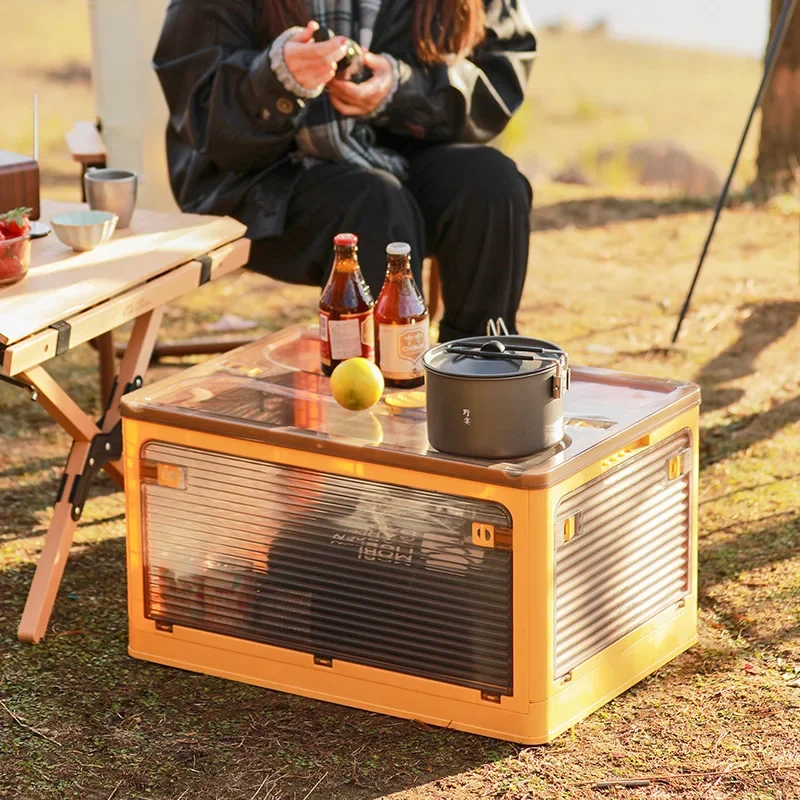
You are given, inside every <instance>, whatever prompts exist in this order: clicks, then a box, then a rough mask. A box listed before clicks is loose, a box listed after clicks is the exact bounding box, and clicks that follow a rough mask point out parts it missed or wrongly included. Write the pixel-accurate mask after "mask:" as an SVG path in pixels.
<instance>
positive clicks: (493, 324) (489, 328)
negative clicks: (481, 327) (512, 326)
mask: <svg viewBox="0 0 800 800" xmlns="http://www.w3.org/2000/svg"><path fill="white" fill-rule="evenodd" d="M486 335H487V336H508V335H509V333H508V328H507V327H506V323H505V321H504V320H503V318H502V317H498V318H497V319H496V320H494V319H490V320H489V321H488V322H487V323H486Z"/></svg>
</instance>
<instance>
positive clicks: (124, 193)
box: [83, 168, 139, 228]
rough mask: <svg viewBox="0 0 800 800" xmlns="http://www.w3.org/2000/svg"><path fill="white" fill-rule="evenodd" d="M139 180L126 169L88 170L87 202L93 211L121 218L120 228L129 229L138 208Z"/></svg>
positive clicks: (85, 177) (85, 186) (84, 180)
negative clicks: (137, 191)
mask: <svg viewBox="0 0 800 800" xmlns="http://www.w3.org/2000/svg"><path fill="white" fill-rule="evenodd" d="M138 183H139V181H138V178H137V176H136V173H135V172H128V171H127V170H124V169H92V168H90V169H88V170H86V174H85V175H84V176H83V185H84V188H85V190H86V200H87V202H88V203H89V208H91V209H92V210H93V211H110V212H111V213H112V214H116V215H117V216H118V217H119V223H117V227H118V228H128V227H130V224H131V217H133V210H134V209H135V208H136V190H137V188H138Z"/></svg>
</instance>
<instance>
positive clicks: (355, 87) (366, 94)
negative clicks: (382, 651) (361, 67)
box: [328, 52, 393, 117]
mask: <svg viewBox="0 0 800 800" xmlns="http://www.w3.org/2000/svg"><path fill="white" fill-rule="evenodd" d="M364 64H365V65H366V66H367V67H369V68H370V70H372V77H371V78H370V79H369V80H366V81H364V83H351V82H350V81H343V80H339V79H337V80H333V81H331V82H330V83H329V84H328V94H329V95H330V98H331V104H332V105H333V107H334V108H335V109H336V110H337V111H338V112H339V113H340V114H344V115H345V116H346V117H365V116H367V115H368V114H370V113H371V112H373V111H374V110H375V109H376V108H378V106H379V105H380V104H381V103H382V102H383V101H384V99H385V98H386V96H387V95H388V94H389V92H390V91H391V88H392V80H393V76H392V65H391V64H390V63H389V60H388V59H387V58H385V57H384V56H377V55H375V54H374V53H370V52H366V53H364Z"/></svg>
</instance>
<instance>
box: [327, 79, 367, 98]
mask: <svg viewBox="0 0 800 800" xmlns="http://www.w3.org/2000/svg"><path fill="white" fill-rule="evenodd" d="M368 83H369V81H365V82H364V83H352V82H351V81H343V80H338V79H337V80H335V81H331V85H330V89H331V90H332V91H334V92H335V93H336V95H337V96H338V97H339V98H340V99H342V100H344V101H345V102H346V103H353V104H359V103H362V102H363V101H364V100H365V98H366V97H368V96H369V90H365V89H364V87H365V86H367V84H368Z"/></svg>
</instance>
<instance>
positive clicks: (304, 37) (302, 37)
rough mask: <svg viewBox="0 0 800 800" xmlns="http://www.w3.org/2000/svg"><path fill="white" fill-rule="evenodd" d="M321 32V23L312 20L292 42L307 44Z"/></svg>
mask: <svg viewBox="0 0 800 800" xmlns="http://www.w3.org/2000/svg"><path fill="white" fill-rule="evenodd" d="M318 30H319V23H318V22H316V21H315V20H313V19H312V20H310V21H309V22H308V24H307V25H306V26H305V28H303V30H301V31H298V32H297V33H296V34H295V35H294V36H292V38H291V39H289V41H290V42H299V43H300V44H305V43H306V42H310V41H311V40H312V39H313V38H314V34H315V33H316V32H317V31H318Z"/></svg>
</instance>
